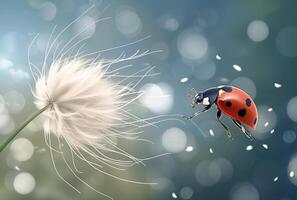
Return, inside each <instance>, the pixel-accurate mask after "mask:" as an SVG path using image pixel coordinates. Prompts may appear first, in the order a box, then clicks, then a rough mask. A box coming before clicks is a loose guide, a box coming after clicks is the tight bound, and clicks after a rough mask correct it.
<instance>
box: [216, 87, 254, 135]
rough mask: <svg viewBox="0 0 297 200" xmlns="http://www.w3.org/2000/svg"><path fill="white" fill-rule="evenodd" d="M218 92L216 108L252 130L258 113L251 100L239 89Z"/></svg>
mask: <svg viewBox="0 0 297 200" xmlns="http://www.w3.org/2000/svg"><path fill="white" fill-rule="evenodd" d="M231 88H232V90H230V91H224V90H220V91H219V95H218V98H217V106H218V108H219V109H220V110H221V111H222V112H223V113H224V114H226V115H227V116H229V117H231V118H232V119H234V120H237V121H239V122H241V123H244V124H246V125H248V126H250V127H251V128H253V129H254V130H255V129H256V125H257V121H258V111H257V107H256V104H255V103H254V101H253V99H252V98H251V97H250V96H249V95H248V94H247V93H246V92H244V91H242V90H241V89H239V88H236V87H233V86H232V87H231Z"/></svg>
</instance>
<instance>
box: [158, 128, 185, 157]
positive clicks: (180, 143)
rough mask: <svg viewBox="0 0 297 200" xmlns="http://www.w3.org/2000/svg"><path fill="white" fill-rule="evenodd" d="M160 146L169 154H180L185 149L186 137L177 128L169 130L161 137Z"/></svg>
mask: <svg viewBox="0 0 297 200" xmlns="http://www.w3.org/2000/svg"><path fill="white" fill-rule="evenodd" d="M162 144H163V146H164V148H165V149H166V150H167V151H169V152H174V153H176V152H181V151H183V150H184V149H185V147H186V144H187V136H186V134H185V132H184V131H183V130H181V129H179V128H176V127H173V128H169V129H167V130H166V131H165V132H164V133H163V135H162Z"/></svg>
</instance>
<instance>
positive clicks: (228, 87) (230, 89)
mask: <svg viewBox="0 0 297 200" xmlns="http://www.w3.org/2000/svg"><path fill="white" fill-rule="evenodd" d="M220 89H222V90H224V91H225V92H232V87H230V86H223V87H222V88H220Z"/></svg>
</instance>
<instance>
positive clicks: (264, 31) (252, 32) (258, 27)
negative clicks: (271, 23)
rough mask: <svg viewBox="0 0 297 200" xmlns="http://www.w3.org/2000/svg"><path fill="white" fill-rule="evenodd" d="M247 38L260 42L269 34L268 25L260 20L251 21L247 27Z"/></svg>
mask: <svg viewBox="0 0 297 200" xmlns="http://www.w3.org/2000/svg"><path fill="white" fill-rule="evenodd" d="M247 34H248V36H249V38H250V39H251V40H252V41H254V42H261V41H263V40H265V39H266V38H267V37H268V35H269V28H268V25H267V24H266V23H265V22H264V21H261V20H255V21H252V22H251V23H250V24H249V25H248V28H247Z"/></svg>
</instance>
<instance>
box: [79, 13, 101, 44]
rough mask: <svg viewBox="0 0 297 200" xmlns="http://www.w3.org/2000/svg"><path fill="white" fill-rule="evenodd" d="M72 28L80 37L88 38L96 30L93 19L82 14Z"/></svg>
mask: <svg viewBox="0 0 297 200" xmlns="http://www.w3.org/2000/svg"><path fill="white" fill-rule="evenodd" d="M74 29H75V32H76V33H77V34H79V37H81V38H82V39H86V38H90V37H92V36H93V35H94V33H95V31H96V22H95V19H94V18H93V17H91V16H87V15H86V16H83V17H82V18H80V19H79V20H78V21H77V22H76V23H75V26H74Z"/></svg>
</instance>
